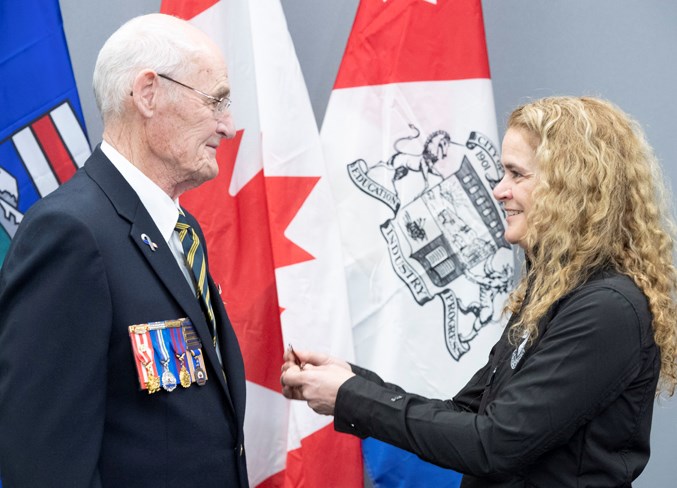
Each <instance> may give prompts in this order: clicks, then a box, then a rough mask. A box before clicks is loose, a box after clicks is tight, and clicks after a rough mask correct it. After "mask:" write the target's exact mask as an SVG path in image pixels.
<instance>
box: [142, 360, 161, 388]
mask: <svg viewBox="0 0 677 488" xmlns="http://www.w3.org/2000/svg"><path fill="white" fill-rule="evenodd" d="M144 366H145V367H146V372H147V373H148V380H147V381H146V389H147V390H148V394H149V395H150V394H152V393H156V392H158V391H160V378H159V377H158V376H156V375H155V374H153V369H152V363H146V364H144Z"/></svg>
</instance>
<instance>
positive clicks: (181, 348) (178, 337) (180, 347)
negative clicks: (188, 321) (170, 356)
mask: <svg viewBox="0 0 677 488" xmlns="http://www.w3.org/2000/svg"><path fill="white" fill-rule="evenodd" d="M169 336H170V339H171V343H172V348H173V349H174V354H175V355H176V358H177V359H178V360H179V362H180V363H181V369H180V370H179V380H180V382H181V386H183V387H184V388H188V387H189V386H190V384H191V382H192V379H191V377H190V373H189V372H188V371H187V370H186V365H185V360H186V343H185V342H184V339H183V333H182V332H181V328H179V327H173V328H171V329H170V330H169ZM191 362H192V360H191Z"/></svg>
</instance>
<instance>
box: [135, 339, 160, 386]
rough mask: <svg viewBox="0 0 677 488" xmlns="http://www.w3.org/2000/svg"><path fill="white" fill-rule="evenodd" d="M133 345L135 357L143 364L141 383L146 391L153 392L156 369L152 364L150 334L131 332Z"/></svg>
mask: <svg viewBox="0 0 677 488" xmlns="http://www.w3.org/2000/svg"><path fill="white" fill-rule="evenodd" d="M131 336H132V339H133V345H134V353H135V354H136V357H137V359H138V360H139V361H140V362H141V364H142V365H143V367H144V368H143V369H142V370H141V374H142V375H143V383H144V384H143V385H142V387H145V388H146V389H147V390H148V393H155V391H157V390H156V389H155V388H154V386H153V385H154V381H155V380H156V379H157V375H156V373H157V371H156V368H155V364H154V356H153V348H152V346H151V345H150V343H151V340H150V335H149V333H148V331H146V332H143V333H138V332H134V333H132V334H131Z"/></svg>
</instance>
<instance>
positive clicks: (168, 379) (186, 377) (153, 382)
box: [140, 345, 207, 395]
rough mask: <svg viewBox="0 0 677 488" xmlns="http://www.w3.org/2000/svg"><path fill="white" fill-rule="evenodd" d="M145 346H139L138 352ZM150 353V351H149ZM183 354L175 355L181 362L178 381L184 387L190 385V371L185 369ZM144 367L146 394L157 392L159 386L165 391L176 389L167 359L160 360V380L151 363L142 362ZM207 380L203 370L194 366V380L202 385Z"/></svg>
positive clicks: (174, 377) (174, 378) (174, 379)
mask: <svg viewBox="0 0 677 488" xmlns="http://www.w3.org/2000/svg"><path fill="white" fill-rule="evenodd" d="M143 349H145V346H143V345H142V346H141V347H140V352H144V350H143ZM151 353H152V352H151ZM185 355H186V353H183V354H181V355H179V354H177V355H176V357H177V358H178V359H179V361H180V362H181V369H180V371H179V381H180V382H181V386H183V387H184V388H188V387H190V384H191V381H190V373H188V370H187V369H186V364H185V360H184V358H185ZM144 367H145V368H146V375H147V376H148V380H147V381H146V388H147V389H148V394H149V395H150V394H152V393H157V392H158V391H160V386H162V388H164V389H165V390H166V391H169V392H172V391H174V390H175V389H176V376H174V373H172V372H171V371H170V370H169V359H167V360H166V361H162V381H160V377H159V376H156V375H155V374H154V373H153V365H152V363H151V362H147V363H145V364H144ZM206 381H207V380H206V379H205V375H204V372H203V371H202V368H201V367H200V366H198V367H197V368H195V382H196V383H197V384H198V385H200V386H202V385H204V384H205V382H206Z"/></svg>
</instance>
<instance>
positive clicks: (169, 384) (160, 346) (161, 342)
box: [153, 329, 176, 391]
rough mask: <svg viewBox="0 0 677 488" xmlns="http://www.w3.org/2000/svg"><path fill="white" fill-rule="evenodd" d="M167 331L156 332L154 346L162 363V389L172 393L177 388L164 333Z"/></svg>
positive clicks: (159, 330) (158, 330)
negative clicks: (170, 367) (170, 366)
mask: <svg viewBox="0 0 677 488" xmlns="http://www.w3.org/2000/svg"><path fill="white" fill-rule="evenodd" d="M165 330H166V329H157V330H154V331H153V333H154V334H155V341H153V344H154V346H155V352H157V354H158V356H160V362H161V363H162V368H163V373H162V387H163V388H164V389H165V390H167V391H172V390H174V388H176V377H175V376H174V374H173V373H172V372H171V370H170V369H169V360H170V359H171V356H170V355H169V351H168V350H167V344H166V343H165V336H164V334H163V332H164V331H165Z"/></svg>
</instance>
